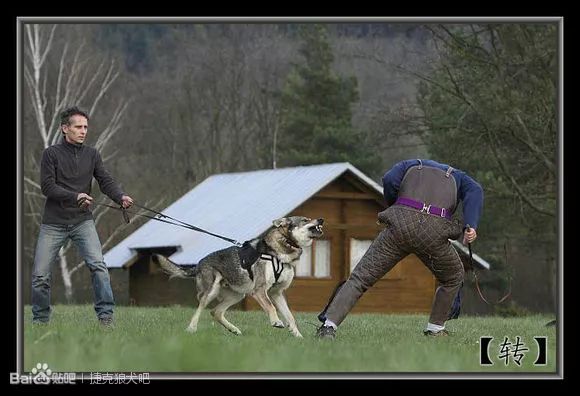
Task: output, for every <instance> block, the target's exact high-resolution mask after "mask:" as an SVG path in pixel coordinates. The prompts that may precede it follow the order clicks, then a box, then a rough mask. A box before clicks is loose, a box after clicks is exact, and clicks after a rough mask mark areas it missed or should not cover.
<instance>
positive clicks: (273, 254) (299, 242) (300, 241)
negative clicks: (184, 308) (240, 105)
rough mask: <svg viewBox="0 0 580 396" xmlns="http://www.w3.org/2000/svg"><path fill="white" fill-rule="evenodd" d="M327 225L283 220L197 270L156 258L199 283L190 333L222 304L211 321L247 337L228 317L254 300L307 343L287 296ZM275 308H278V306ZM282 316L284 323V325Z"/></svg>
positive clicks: (173, 272)
mask: <svg viewBox="0 0 580 396" xmlns="http://www.w3.org/2000/svg"><path fill="white" fill-rule="evenodd" d="M323 222H324V219H314V220H313V219H310V218H307V217H302V216H291V217H283V218H280V219H277V220H274V221H273V222H272V224H273V226H274V227H273V228H271V229H270V230H269V231H268V232H266V234H265V235H264V236H263V237H260V238H255V239H252V240H250V241H247V242H245V243H244V245H243V246H242V247H237V246H232V247H230V248H227V249H222V250H218V251H216V252H213V253H210V254H209V255H207V256H206V257H204V258H203V259H201V260H200V262H199V264H198V265H197V266H195V267H193V268H187V267H186V268H183V267H180V266H177V265H176V264H175V263H173V262H172V261H170V260H169V259H167V258H166V257H164V256H162V255H159V254H155V255H154V256H153V258H154V260H156V261H157V263H158V264H159V266H160V267H161V269H162V270H163V271H164V272H165V273H167V274H168V275H170V278H171V277H179V278H194V279H195V283H196V288H197V299H198V301H199V305H198V307H197V309H196V311H195V313H194V315H193V317H192V318H191V322H190V323H189V326H188V327H187V329H186V330H187V331H189V332H192V333H193V332H195V331H197V324H198V321H199V317H200V315H201V312H202V310H203V309H204V308H205V307H206V306H207V305H208V304H209V303H210V302H211V301H213V300H214V299H216V298H217V300H218V302H219V303H218V304H217V305H216V306H215V307H214V308H213V309H212V310H211V315H212V317H213V318H214V320H216V321H217V322H219V323H220V324H222V325H223V326H224V327H225V328H226V329H228V330H229V331H231V332H232V333H234V334H237V335H240V334H242V332H241V331H240V329H238V328H237V327H236V326H234V325H233V324H232V323H230V322H228V320H227V319H226V318H225V316H224V314H225V312H226V310H227V309H228V308H229V307H231V306H232V305H234V304H236V303H237V302H239V301H240V300H242V299H243V298H244V297H245V296H246V295H247V294H250V295H251V296H252V297H253V298H254V299H256V301H258V303H259V304H260V306H261V307H262V309H264V311H266V313H267V314H268V318H269V320H270V324H271V325H272V326H274V327H278V328H283V327H285V325H286V326H288V330H289V331H290V332H291V333H292V335H294V336H295V337H302V334H300V331H299V330H298V327H297V326H296V321H295V319H294V316H293V315H292V312H291V311H290V308H289V307H288V303H287V302H286V297H285V296H284V290H286V289H287V288H288V287H290V284H291V283H292V280H293V279H294V273H295V267H296V264H297V263H298V261H299V259H300V255H301V254H302V249H303V248H304V247H307V246H310V245H312V241H313V239H314V238H320V237H321V236H322V234H323V232H322V223H323ZM272 303H274V304H272ZM276 309H277V310H278V312H279V313H280V314H281V315H282V318H283V319H284V322H285V323H283V322H282V321H281V320H280V319H279V318H278V314H277V312H276Z"/></svg>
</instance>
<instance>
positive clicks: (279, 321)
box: [272, 320, 285, 329]
mask: <svg viewBox="0 0 580 396" xmlns="http://www.w3.org/2000/svg"><path fill="white" fill-rule="evenodd" d="M272 327H276V328H278V329H283V328H284V327H285V326H284V323H282V321H281V320H277V321H275V322H274V323H272Z"/></svg>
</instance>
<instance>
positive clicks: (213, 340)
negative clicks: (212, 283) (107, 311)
mask: <svg viewBox="0 0 580 396" xmlns="http://www.w3.org/2000/svg"><path fill="white" fill-rule="evenodd" d="M53 308H54V311H53V316H52V320H51V323H50V324H49V325H47V326H32V324H31V313H30V307H29V306H27V307H25V317H24V369H25V371H29V370H31V368H32V367H34V366H35V365H36V364H37V363H39V362H42V363H45V362H46V363H48V365H49V367H50V368H51V369H52V370H53V371H56V372H73V371H74V372H97V371H99V372H116V371H123V372H130V371H133V372H174V373H175V372H178V373H216V372H218V373H219V372H228V373H233V372H235V373H248V372H250V373H285V372H300V373H308V372H315V373H321V372H347V373H365V372H367V373H368V372H373V373H466V372H477V373H504V372H507V373H512V374H513V373H555V372H556V328H555V327H545V324H546V323H547V322H548V321H549V320H551V319H553V317H549V316H543V315H535V316H528V317H523V318H521V317H520V318H499V317H468V316H465V317H461V318H460V319H459V320H452V321H450V322H448V323H447V329H448V330H449V331H450V332H451V333H452V335H451V336H449V337H425V336H424V335H423V333H422V330H423V328H424V326H425V323H426V320H427V315H381V314H350V315H349V316H348V317H347V318H346V320H345V321H344V322H343V324H342V325H341V326H340V328H339V330H338V333H337V334H338V336H337V338H336V340H334V341H331V340H318V339H316V338H314V333H315V331H316V327H315V326H314V325H313V324H317V323H318V322H317V320H316V315H315V314H314V313H300V312H299V313H296V319H297V321H298V326H299V328H300V330H301V332H302V334H303V335H304V338H303V339H297V338H294V337H292V336H291V335H290V333H289V332H288V331H287V330H286V329H276V328H272V327H270V326H269V324H268V320H267V317H266V314H265V313H264V312H262V311H250V312H243V311H231V312H228V314H227V317H228V319H229V320H230V321H231V322H232V323H234V324H235V325H237V327H238V328H240V330H241V331H242V332H243V335H241V336H235V335H233V334H231V333H229V332H228V331H227V330H225V329H224V328H223V327H222V326H221V325H219V324H217V323H214V322H213V321H212V320H211V318H210V315H209V313H208V312H207V311H205V312H204V313H203V315H202V317H201V320H200V322H199V327H198V332H197V333H195V334H190V333H187V332H186V331H185V328H186V326H187V324H188V323H189V320H190V319H191V315H192V314H193V308H188V307H180V306H172V307H162V308H141V307H122V306H118V307H117V308H116V311H115V319H116V325H115V329H114V330H113V331H108V332H107V331H104V330H103V329H101V328H100V326H99V325H98V323H97V320H96V318H95V314H94V311H93V308H92V307H91V306H89V305H80V306H79V305H76V306H67V305H57V306H55V307H53ZM480 336H492V337H494V340H493V341H492V343H491V345H490V348H489V352H490V358H491V360H492V361H493V362H494V365H493V366H489V367H488V366H481V365H480V364H479V337H480ZM516 336H520V337H521V340H522V341H523V342H524V343H525V346H526V347H527V348H529V351H528V352H526V353H525V356H524V358H523V359H522V360H521V363H522V364H521V366H518V365H517V364H516V363H514V362H513V360H511V359H510V360H509V364H508V365H505V362H504V360H502V359H499V358H498V355H499V354H500V346H499V344H500V343H501V342H502V341H503V340H504V338H505V337H508V338H509V341H511V342H514V343H515V337H516ZM534 336H546V337H548V363H547V365H545V366H537V367H536V366H534V364H533V363H534V362H535V360H536V357H537V345H536V343H535V341H534V339H533V337H534Z"/></svg>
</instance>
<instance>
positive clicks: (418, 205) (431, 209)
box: [395, 198, 451, 220]
mask: <svg viewBox="0 0 580 396" xmlns="http://www.w3.org/2000/svg"><path fill="white" fill-rule="evenodd" d="M397 204H399V205H405V206H409V207H411V208H415V209H417V210H420V211H421V212H425V213H429V214H432V215H434V216H439V217H445V218H446V219H448V220H451V213H449V211H448V210H447V209H445V208H438V207H437V206H432V205H427V204H426V203H424V202H419V201H415V200H414V199H410V198H397V201H396V202H395V205H397Z"/></svg>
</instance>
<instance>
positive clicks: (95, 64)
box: [24, 24, 129, 301]
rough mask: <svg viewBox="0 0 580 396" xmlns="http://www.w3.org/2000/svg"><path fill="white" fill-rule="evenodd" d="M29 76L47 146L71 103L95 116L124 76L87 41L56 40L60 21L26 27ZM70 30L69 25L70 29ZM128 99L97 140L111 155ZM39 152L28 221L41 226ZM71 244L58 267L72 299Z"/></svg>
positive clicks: (29, 185) (28, 173)
mask: <svg viewBox="0 0 580 396" xmlns="http://www.w3.org/2000/svg"><path fill="white" fill-rule="evenodd" d="M24 27H25V30H24V48H25V53H24V78H25V81H26V99H27V100H28V101H29V103H30V105H31V111H32V114H33V115H32V118H33V119H34V121H35V125H36V128H34V129H35V131H36V132H37V133H38V137H40V139H41V141H42V148H43V149H44V148H47V147H49V146H50V145H53V144H55V143H57V142H58V140H59V138H60V136H61V131H60V125H59V115H60V113H61V112H62V111H63V110H64V109H65V108H66V107H68V106H71V105H72V104H75V105H80V106H83V107H84V108H86V109H88V113H89V114H94V113H95V111H97V109H98V108H100V107H101V106H102V105H103V103H104V100H103V99H104V96H105V94H106V93H107V92H108V91H109V90H110V88H111V86H112V84H113V83H114V82H115V80H116V79H117V78H118V76H119V71H118V68H117V67H116V66H115V62H114V60H113V59H109V58H108V57H106V56H101V57H99V58H97V59H96V60H95V59H93V57H90V56H86V54H87V52H88V50H87V48H86V43H85V42H84V41H83V40H81V42H80V43H78V44H77V45H70V42H69V40H68V38H67V37H64V36H63V37H60V38H57V34H56V32H57V30H58V29H59V26H58V25H52V26H49V25H33V24H27V25H25V26H24ZM69 29H70V28H69ZM128 103H129V101H128V100H127V99H121V100H119V102H118V103H117V104H116V105H115V106H114V110H113V112H112V115H111V117H110V118H109V120H108V122H107V124H106V125H105V126H104V128H102V129H101V130H100V131H97V132H96V133H95V135H98V139H97V141H96V144H95V148H96V149H97V150H99V151H100V152H101V153H103V154H104V153H106V151H107V149H108V148H109V146H110V142H111V138H112V137H113V136H114V135H115V134H116V133H117V132H118V131H119V129H120V127H121V123H122V119H123V116H124V115H125V112H126V110H127V106H128ZM38 155H39V153H38V152H37V151H34V152H31V153H29V156H30V157H31V158H27V159H25V164H26V166H25V169H24V180H25V182H26V183H25V190H24V194H25V199H26V205H25V209H24V211H25V212H24V216H25V219H28V220H29V221H32V222H34V224H35V226H36V228H38V226H39V223H40V213H41V204H42V202H43V199H44V197H43V196H42V194H41V191H40V186H39V184H38V183H36V182H35V181H34V180H36V179H37V177H38V175H39V164H38V162H37V161H36V160H35V159H34V158H36V157H38ZM114 155H115V153H114V152H113V153H111V154H109V155H108V156H107V155H103V160H104V161H106V160H107V159H110V158H112V157H113V156H114ZM106 210H108V208H106V207H105V208H104V210H103V207H102V206H98V207H97V208H96V209H95V211H94V214H95V216H96V223H98V221H99V220H100V219H101V218H102V216H101V214H102V213H100V212H104V211H106ZM69 249H70V244H67V245H66V246H64V247H63V248H62V249H61V251H60V252H59V257H60V260H59V264H60V265H59V267H60V269H61V272H62V278H63V282H64V287H65V295H66V297H67V299H68V300H69V301H70V299H71V298H72V293H73V285H72V280H71V275H72V272H73V271H74V269H73V270H71V269H70V268H69V266H68V260H67V256H68V253H69Z"/></svg>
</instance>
